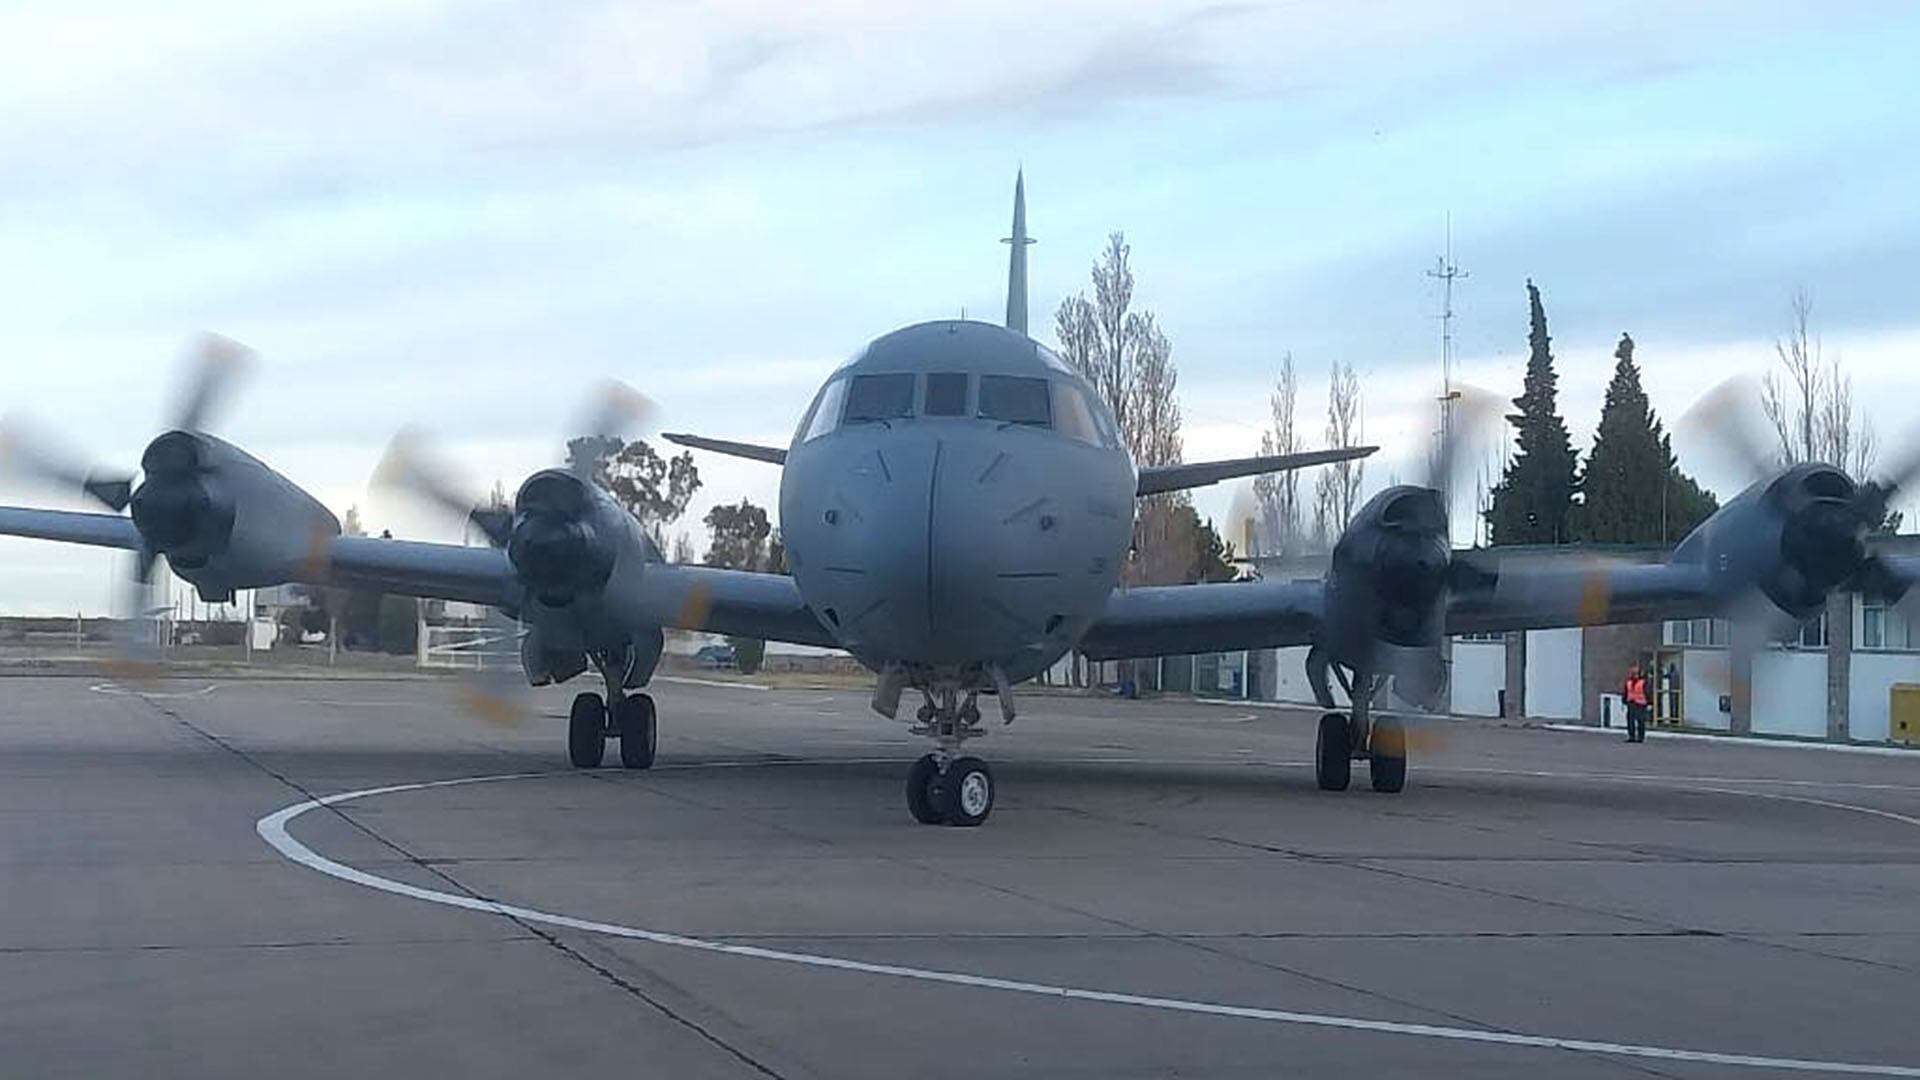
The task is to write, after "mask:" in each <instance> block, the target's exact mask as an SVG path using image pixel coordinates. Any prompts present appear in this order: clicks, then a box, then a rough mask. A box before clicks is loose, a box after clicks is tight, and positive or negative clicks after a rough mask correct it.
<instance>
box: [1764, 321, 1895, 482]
mask: <svg viewBox="0 0 1920 1080" xmlns="http://www.w3.org/2000/svg"><path fill="white" fill-rule="evenodd" d="M1791 303H1792V311H1793V314H1792V321H1791V323H1790V324H1789V326H1788V329H1787V336H1786V337H1785V338H1780V339H1776V340H1775V341H1774V345H1773V348H1774V353H1775V354H1776V355H1777V356H1778V357H1779V360H1780V371H1779V372H1773V371H1769V372H1768V373H1767V377H1766V379H1765V381H1764V382H1763V383H1762V384H1761V388H1760V407H1761V409H1762V410H1763V411H1764V412H1765V413H1766V415H1767V420H1768V421H1769V422H1770V423H1771V424H1772V425H1773V430H1774V435H1775V436H1776V437H1777V438H1778V439H1779V442H1780V462H1781V464H1783V465H1792V464H1797V463H1799V462H1803V461H1824V462H1826V463H1827V464H1829V465H1835V466H1838V467H1839V468H1841V469H1844V470H1846V472H1847V473H1848V474H1850V475H1852V476H1854V477H1861V476H1864V475H1866V473H1867V472H1868V471H1869V470H1870V469H1872V467H1873V462H1874V458H1875V456H1876V450H1877V447H1876V445H1875V442H1876V440H1875V438H1874V433H1873V425H1872V423H1871V421H1869V420H1868V419H1867V418H1866V417H1865V416H1862V417H1860V418H1859V419H1858V420H1857V421H1856V420H1855V418H1854V413H1853V378H1852V376H1850V375H1847V374H1846V373H1845V372H1843V371H1841V369H1840V360H1839V358H1838V357H1834V358H1833V359H1831V360H1829V359H1827V357H1826V355H1825V352H1824V350H1823V349H1822V348H1821V344H1820V337H1819V335H1818V334H1815V333H1813V332H1812V331H1811V329H1810V326H1811V324H1812V321H1813V299H1812V298H1811V297H1809V296H1808V295H1807V292H1806V290H1804V289H1800V290H1796V291H1795V292H1794V294H1793V299H1792V302H1791Z"/></svg>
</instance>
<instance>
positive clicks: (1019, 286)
mask: <svg viewBox="0 0 1920 1080" xmlns="http://www.w3.org/2000/svg"><path fill="white" fill-rule="evenodd" d="M1000 242H1001V243H1003V244H1007V245H1010V246H1011V247H1012V248H1013V250H1012V252H1011V253H1009V254H1008V256H1007V329H1009V330H1018V331H1020V332H1021V333H1023V334H1024V333H1026V332H1027V245H1028V244H1031V243H1033V237H1031V236H1028V235H1027V177H1026V170H1025V169H1022V170H1020V171H1018V172H1016V173H1014V176H1013V235H1012V236H1009V237H1006V238H1005V239H1003V240H1001V241H1000Z"/></svg>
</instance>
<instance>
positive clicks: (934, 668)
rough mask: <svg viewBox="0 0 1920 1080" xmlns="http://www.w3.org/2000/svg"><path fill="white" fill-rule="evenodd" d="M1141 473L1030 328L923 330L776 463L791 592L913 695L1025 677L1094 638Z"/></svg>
mask: <svg viewBox="0 0 1920 1080" xmlns="http://www.w3.org/2000/svg"><path fill="white" fill-rule="evenodd" d="M1135 486H1136V476H1135V472H1134V468H1133V463H1132V460H1131V459H1130V457H1129V456H1128V454H1127V451H1126V450H1125V449H1124V448H1123V447H1122V445H1121V444H1120V441H1119V435H1118V430H1117V426H1116V425H1115V423H1114V421H1113V417H1112V415H1111V413H1110V412H1109V411H1108V410H1107V408H1106V406H1105V404H1104V403H1103V402H1102V401H1101V400H1100V398H1099V395H1097V394H1096V393H1094V392H1093V390H1092V388H1091V387H1090V386H1089V385H1088V384H1087V383H1086V381H1085V380H1084V379H1082V378H1081V377H1080V376H1079V375H1078V374H1076V373H1075V372H1073V371H1072V370H1071V369H1069V368H1068V367H1067V366H1066V365H1065V364H1064V363H1062V362H1061V361H1060V360H1059V358H1058V357H1056V356H1054V355H1053V354H1052V353H1051V352H1050V351H1048V350H1047V349H1046V348H1045V347H1044V346H1041V345H1039V344H1038V343H1036V342H1034V341H1032V340H1031V339H1029V338H1028V337H1027V336H1026V335H1024V334H1021V333H1018V332H1016V331H1012V330H1008V329H1005V328H1003V327H999V326H994V325H990V324H986V323H977V322H964V321H958V320H953V321H941V322H933V323H923V324H920V325H917V326H910V327H907V328H905V329H902V330H898V331H895V332H894V333H891V334H888V335H886V336H884V337H881V338H879V339H878V340H876V341H874V342H873V343H872V344H871V345H869V346H868V347H867V348H866V349H865V350H863V351H862V352H861V353H860V354H859V355H858V356H856V357H855V358H854V359H853V360H852V361H850V362H848V363H847V364H846V365H844V366H843V367H841V368H840V369H839V370H838V371H836V372H835V373H834V374H833V375H832V376H831V377H830V378H829V379H828V380H827V382H826V384H825V385H824V386H823V387H822V389H821V391H820V392H819V394H817V395H816V396H815V398H814V402H813V405H812V406H811V407H810V408H809V409H808V411H807V414H806V416H805V417H803V418H802V421H801V424H800V427H799V429H798V430H797V431H796V432H795V435H794V439H793V442H792V444H791V446H790V448H789V450H788V452H787V460H786V467H785V470H784V471H783V473H782V475H781V484H780V522H781V531H782V536H783V540H784V542H785V544H786V546H787V553H788V561H789V564H790V566H791V569H792V572H793V576H794V580H795V584H796V585H797V586H798V587H799V589H800V592H801V594H802V596H803V597H804V598H805V600H806V602H807V604H808V606H809V607H810V608H812V610H813V612H814V615H815V616H816V617H817V618H819V619H820V621H821V622H822V623H823V624H824V625H826V626H827V627H828V628H830V630H831V631H832V633H833V634H834V635H835V636H836V637H837V638H838V639H839V640H840V641H841V642H842V643H844V645H845V646H846V648H847V649H848V651H849V652H851V653H852V654H853V655H854V656H855V657H856V658H858V659H859V660H860V661H861V662H862V663H865V664H867V665H868V666H870V667H872V668H874V669H875V670H880V671H885V670H888V669H890V668H892V669H899V670H901V671H902V673H903V674H904V675H905V676H906V679H907V682H908V684H909V685H915V686H921V687H923V688H924V687H927V686H929V685H957V686H958V687H959V688H961V689H980V688H984V687H987V686H991V685H993V682H994V680H993V673H994V670H995V669H997V670H998V672H999V673H1000V674H1001V675H1003V676H1004V677H1005V679H1006V680H1007V681H1009V682H1019V681H1021V680H1023V679H1027V678H1031V677H1033V676H1034V675H1036V674H1038V673H1039V672H1040V671H1042V670H1044V669H1045V668H1046V667H1047V666H1048V665H1049V664H1052V663H1053V662H1054V661H1055V660H1057V659H1059V658H1060V656H1062V655H1063V654H1064V653H1065V652H1066V651H1067V650H1068V649H1069V648H1071V647H1072V645H1073V643H1074V642H1075V641H1077V640H1079V638H1080V636H1081V635H1082V634H1084V633H1085V631H1086V629H1087V627H1088V625H1090V624H1091V622H1092V620H1093V619H1094V617H1095V616H1096V615H1097V614H1098V612H1099V611H1100V609H1101V606H1102V604H1103V603H1104V602H1105V600H1106V597H1107V595H1108V593H1109V592H1110V591H1111V590H1112V588H1113V587H1114V584H1115V583H1116V582H1117V580H1118V578H1119V573H1120V567H1121V564H1122V562H1123V561H1124V560H1125V558H1126V555H1127V549H1128V545H1129V544H1130V542H1131V537H1132V523H1133V496H1134V489H1135Z"/></svg>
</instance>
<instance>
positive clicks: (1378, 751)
mask: <svg viewBox="0 0 1920 1080" xmlns="http://www.w3.org/2000/svg"><path fill="white" fill-rule="evenodd" d="M1367 773H1368V779H1370V780H1371V781H1372V782H1373V790H1375V791H1380V792H1385V793H1386V794H1388V795H1393V794H1396V793H1398V792H1400V791H1401V790H1403V789H1404V788H1405V787H1406V786H1407V729H1406V726H1405V725H1403V724H1401V723H1400V721H1398V720H1395V719H1393V718H1391V717H1386V716H1383V717H1380V718H1379V719H1377V720H1375V721H1374V722H1373V738H1372V740H1371V745H1370V746H1369V747H1368V749H1367Z"/></svg>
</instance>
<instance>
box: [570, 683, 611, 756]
mask: <svg viewBox="0 0 1920 1080" xmlns="http://www.w3.org/2000/svg"><path fill="white" fill-rule="evenodd" d="M606 758H607V703H606V702H605V701H602V700H601V699H600V695H599V694H595V693H592V692H588V693H584V694H575V695H574V698H573V708H572V709H571V710H569V711H568V713H567V760H568V761H571V762H573V767H574V768H576V769H597V768H599V767H600V763H601V762H603V761H605V760H606Z"/></svg>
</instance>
